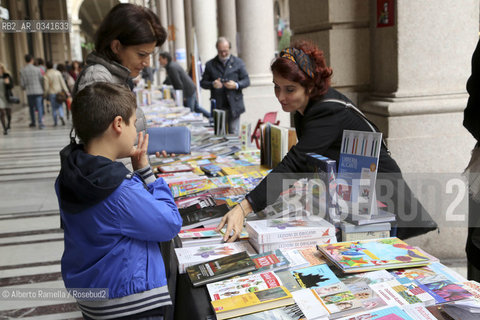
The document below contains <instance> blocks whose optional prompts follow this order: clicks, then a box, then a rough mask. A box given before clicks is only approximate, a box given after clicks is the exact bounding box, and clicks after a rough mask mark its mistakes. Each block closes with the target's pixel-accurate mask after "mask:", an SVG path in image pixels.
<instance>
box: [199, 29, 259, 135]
mask: <svg viewBox="0 0 480 320" xmlns="http://www.w3.org/2000/svg"><path fill="white" fill-rule="evenodd" d="M231 47H232V46H231V44H230V41H228V40H227V38H224V37H220V38H218V40H217V43H216V48H217V53H218V54H217V56H216V57H215V58H213V59H212V60H210V61H208V62H207V64H206V65H205V72H204V73H203V77H202V80H201V81H200V86H201V87H202V88H203V89H209V90H210V99H212V100H213V99H215V101H216V108H218V109H222V110H225V111H227V119H228V121H227V125H228V133H232V134H238V133H239V131H240V115H241V114H242V113H244V112H245V104H244V102H243V93H242V90H243V89H245V88H246V87H248V86H249V85H250V78H249V77H248V73H247V69H246V68H245V64H244V63H243V61H242V59H240V58H238V57H235V56H234V55H231V54H230V49H231Z"/></svg>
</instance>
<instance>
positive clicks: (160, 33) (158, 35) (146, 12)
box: [95, 3, 167, 63]
mask: <svg viewBox="0 0 480 320" xmlns="http://www.w3.org/2000/svg"><path fill="white" fill-rule="evenodd" d="M166 39H167V31H166V30H165V28H164V27H162V25H161V23H160V19H158V16H157V15H156V14H155V13H153V11H152V10H150V9H148V8H144V7H141V6H139V5H135V4H131V3H121V4H118V5H116V6H115V7H113V8H112V9H111V10H110V12H109V13H108V14H107V16H106V17H105V18H104V19H103V21H102V23H101V25H100V27H99V28H98V30H97V33H96V34H95V51H96V52H97V53H99V54H101V55H103V56H105V57H106V58H107V59H109V60H113V61H116V62H118V63H120V61H119V60H118V57H117V56H116V54H115V53H114V52H113V51H112V49H111V48H110V44H111V43H112V41H113V40H118V41H120V43H121V44H122V45H124V46H133V45H139V44H145V43H151V42H155V46H161V45H162V44H163V43H164V42H165V40H166Z"/></svg>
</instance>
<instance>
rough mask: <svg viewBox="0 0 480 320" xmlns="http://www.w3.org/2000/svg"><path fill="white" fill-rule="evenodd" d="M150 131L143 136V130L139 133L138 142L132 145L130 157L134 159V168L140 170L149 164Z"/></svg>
mask: <svg viewBox="0 0 480 320" xmlns="http://www.w3.org/2000/svg"><path fill="white" fill-rule="evenodd" d="M147 148H148V133H147V134H145V138H144V137H143V132H139V133H138V144H137V146H133V147H132V152H131V153H130V159H131V160H132V167H133V170H134V171H135V170H138V169H142V168H145V167H146V166H148V164H149V163H148V155H147Z"/></svg>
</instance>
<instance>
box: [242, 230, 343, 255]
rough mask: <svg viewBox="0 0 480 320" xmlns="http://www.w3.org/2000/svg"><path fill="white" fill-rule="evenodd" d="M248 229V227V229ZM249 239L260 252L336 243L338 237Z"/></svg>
mask: <svg viewBox="0 0 480 320" xmlns="http://www.w3.org/2000/svg"><path fill="white" fill-rule="evenodd" d="M247 230H248V229H247ZM248 241H249V242H250V244H251V245H252V246H253V247H254V248H255V250H257V252H259V253H263V252H267V251H274V250H277V249H281V250H292V249H304V248H309V247H315V246H316V245H319V244H328V243H336V242H337V238H336V237H334V236H331V237H322V238H316V239H310V240H298V241H284V242H274V243H264V244H259V243H257V241H255V240H254V239H252V238H249V239H248Z"/></svg>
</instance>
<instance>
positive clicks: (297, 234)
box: [246, 217, 335, 244]
mask: <svg viewBox="0 0 480 320" xmlns="http://www.w3.org/2000/svg"><path fill="white" fill-rule="evenodd" d="M246 229H247V231H248V234H249V235H250V238H252V239H254V240H255V242H257V243H258V244H265V243H275V242H282V241H298V240H309V239H316V238H321V237H329V236H335V227H334V226H333V225H332V224H330V223H329V222H327V221H326V220H324V219H322V218H318V219H313V217H312V218H311V219H308V220H307V219H295V220H294V219H269V220H256V221H247V224H246Z"/></svg>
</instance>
